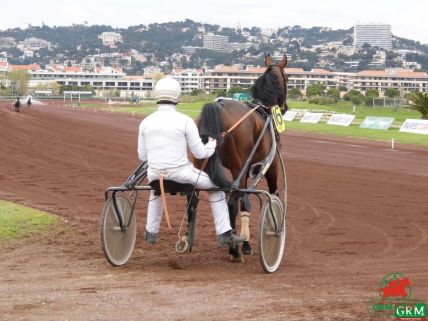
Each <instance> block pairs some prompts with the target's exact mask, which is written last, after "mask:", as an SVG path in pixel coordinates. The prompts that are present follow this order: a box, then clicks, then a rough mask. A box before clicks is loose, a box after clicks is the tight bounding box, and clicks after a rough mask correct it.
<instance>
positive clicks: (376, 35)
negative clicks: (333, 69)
mask: <svg viewBox="0 0 428 321" xmlns="http://www.w3.org/2000/svg"><path fill="white" fill-rule="evenodd" d="M365 43H368V44H369V45H370V46H372V47H374V46H376V47H379V48H383V49H386V50H391V49H392V36H391V25H387V24H375V23H369V24H359V23H357V24H355V26H354V46H356V47H362V46H363V45H364V44H365Z"/></svg>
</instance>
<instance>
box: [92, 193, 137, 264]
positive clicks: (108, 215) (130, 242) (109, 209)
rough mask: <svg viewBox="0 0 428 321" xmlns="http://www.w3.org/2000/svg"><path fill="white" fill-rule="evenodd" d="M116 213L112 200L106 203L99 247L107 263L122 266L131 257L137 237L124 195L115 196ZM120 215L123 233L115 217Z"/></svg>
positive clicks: (129, 205) (102, 217) (132, 217)
mask: <svg viewBox="0 0 428 321" xmlns="http://www.w3.org/2000/svg"><path fill="white" fill-rule="evenodd" d="M116 205H117V209H118V212H119V213H116V210H115V206H114V202H113V199H112V198H110V199H108V200H107V201H106V203H105V205H104V209H103V212H102V215H101V222H100V236H101V245H102V248H103V252H104V255H105V257H106V259H107V261H109V262H110V264H112V265H114V266H120V265H124V264H125V263H126V262H128V260H129V258H130V257H131V255H132V252H133V250H134V246H135V240H136V237H137V224H136V219H135V213H133V208H132V206H131V203H130V201H129V200H128V198H127V197H125V196H124V195H120V196H116ZM118 214H119V215H121V217H122V221H123V225H124V227H125V228H124V231H122V229H121V228H120V223H119V219H118V216H117V215H118Z"/></svg>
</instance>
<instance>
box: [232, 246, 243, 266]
mask: <svg viewBox="0 0 428 321" xmlns="http://www.w3.org/2000/svg"><path fill="white" fill-rule="evenodd" d="M229 260H230V262H233V263H244V258H243V256H242V255H241V252H240V251H239V248H238V246H235V247H232V248H229Z"/></svg>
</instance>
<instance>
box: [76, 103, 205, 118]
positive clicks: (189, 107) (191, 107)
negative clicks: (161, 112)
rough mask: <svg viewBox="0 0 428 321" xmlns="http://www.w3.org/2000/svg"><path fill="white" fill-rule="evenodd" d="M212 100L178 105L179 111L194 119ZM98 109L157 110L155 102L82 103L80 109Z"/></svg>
mask: <svg viewBox="0 0 428 321" xmlns="http://www.w3.org/2000/svg"><path fill="white" fill-rule="evenodd" d="M208 102H212V100H206V101H198V102H189V103H180V104H178V105H177V110H178V111H181V112H182V113H184V114H186V115H189V116H190V117H192V118H196V117H197V116H198V115H199V114H200V112H201V109H202V106H203V105H204V104H206V103H208ZM82 107H85V108H97V109H100V110H108V111H111V110H112V111H113V112H120V113H135V114H136V115H149V114H151V113H153V112H154V111H155V110H156V103H155V102H144V103H139V104H123V105H121V104H114V105H111V107H110V106H109V105H106V104H104V103H82V104H81V106H80V107H79V108H82Z"/></svg>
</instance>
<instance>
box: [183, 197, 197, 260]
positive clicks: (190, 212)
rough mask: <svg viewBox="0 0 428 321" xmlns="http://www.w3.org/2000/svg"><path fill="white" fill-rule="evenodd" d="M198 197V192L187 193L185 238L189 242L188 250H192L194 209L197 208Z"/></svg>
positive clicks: (194, 223)
mask: <svg viewBox="0 0 428 321" xmlns="http://www.w3.org/2000/svg"><path fill="white" fill-rule="evenodd" d="M198 203H199V198H198V193H197V192H193V193H192V194H187V231H186V239H187V242H188V243H189V252H191V251H192V247H193V242H194V239H195V225H196V211H197V208H198Z"/></svg>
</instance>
